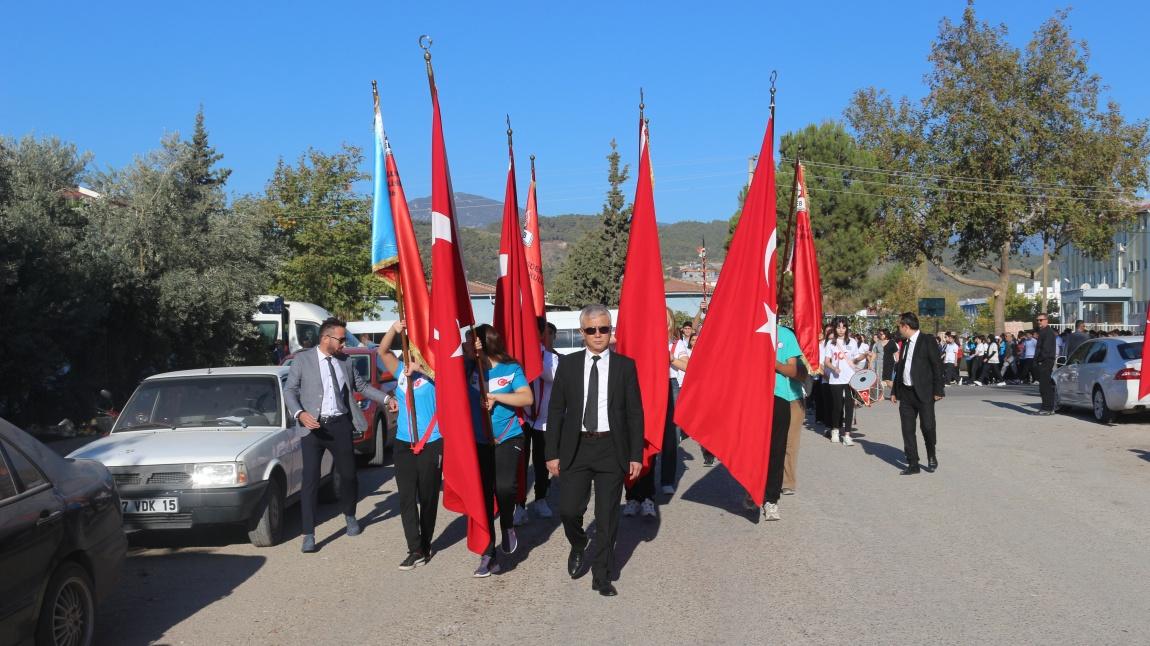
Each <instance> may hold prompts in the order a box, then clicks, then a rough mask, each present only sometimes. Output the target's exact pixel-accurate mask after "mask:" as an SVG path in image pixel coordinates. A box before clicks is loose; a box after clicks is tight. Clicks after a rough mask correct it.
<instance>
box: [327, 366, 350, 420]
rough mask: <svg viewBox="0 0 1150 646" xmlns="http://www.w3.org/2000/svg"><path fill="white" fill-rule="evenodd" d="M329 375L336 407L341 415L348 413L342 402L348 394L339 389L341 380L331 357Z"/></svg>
mask: <svg viewBox="0 0 1150 646" xmlns="http://www.w3.org/2000/svg"><path fill="white" fill-rule="evenodd" d="M327 373H328V374H329V375H331V392H332V396H334V397H335V407H336V408H337V409H338V410H339V412H340V413H346V412H347V409H346V408H345V407H344V405H343V401H342V400H344V399H346V397H347V393H346V391H344V389H343V388H340V387H339V379H338V378H336V376H335V365H334V364H333V363H332V360H331V357H328V358H327Z"/></svg>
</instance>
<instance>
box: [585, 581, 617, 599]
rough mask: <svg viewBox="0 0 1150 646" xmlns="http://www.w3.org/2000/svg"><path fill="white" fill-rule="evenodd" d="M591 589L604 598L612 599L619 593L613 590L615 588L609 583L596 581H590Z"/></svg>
mask: <svg viewBox="0 0 1150 646" xmlns="http://www.w3.org/2000/svg"><path fill="white" fill-rule="evenodd" d="M591 589H592V590H594V591H596V592H598V593H599V594H601V595H603V596H604V597H613V596H615V595H617V594H619V591H618V590H616V589H615V586H613V585H611V582H610V581H599V580H597V579H596V580H594V581H591Z"/></svg>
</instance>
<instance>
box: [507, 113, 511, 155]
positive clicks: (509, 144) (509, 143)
mask: <svg viewBox="0 0 1150 646" xmlns="http://www.w3.org/2000/svg"><path fill="white" fill-rule="evenodd" d="M507 145H508V146H509V147H510V146H511V115H507Z"/></svg>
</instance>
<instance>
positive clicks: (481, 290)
mask: <svg viewBox="0 0 1150 646" xmlns="http://www.w3.org/2000/svg"><path fill="white" fill-rule="evenodd" d="M467 293H468V294H470V295H471V296H494V295H495V285H489V284H487V283H481V282H479V281H478V280H469V281H467Z"/></svg>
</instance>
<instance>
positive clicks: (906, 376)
mask: <svg viewBox="0 0 1150 646" xmlns="http://www.w3.org/2000/svg"><path fill="white" fill-rule="evenodd" d="M918 335H919V331H918V330H915V331H914V334H912V335H911V336H910V338H909V339H907V340H906V347H905V348H903V354H904V355H905V356H906V363H905V364H903V368H902V383H903V385H904V386H913V385H914V382H912V381H911V380H910V362H911V359H914V344H915V343H917V342H918Z"/></svg>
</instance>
